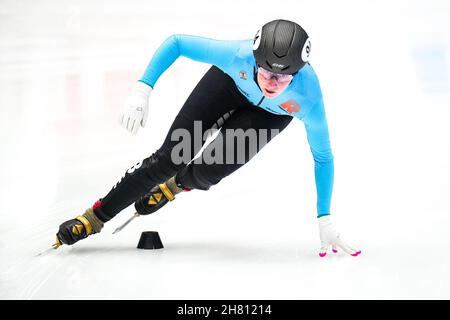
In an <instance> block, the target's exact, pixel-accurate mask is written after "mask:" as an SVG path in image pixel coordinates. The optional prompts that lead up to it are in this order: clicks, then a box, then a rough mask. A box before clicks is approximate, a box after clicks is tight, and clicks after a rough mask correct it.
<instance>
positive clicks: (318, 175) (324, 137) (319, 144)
mask: <svg viewBox="0 0 450 320" xmlns="http://www.w3.org/2000/svg"><path fill="white" fill-rule="evenodd" d="M303 121H304V123H305V129H306V135H307V138H308V143H309V146H310V149H311V152H312V155H313V158H314V175H315V180H316V190H317V216H318V217H320V216H324V215H327V214H330V204H331V195H332V192H333V180H334V161H333V153H332V151H331V146H330V138H329V133H328V124H327V119H326V116H325V108H324V106H323V100H322V99H320V100H319V101H318V102H317V103H316V104H315V105H313V106H312V108H311V110H310V111H309V113H308V114H307V115H306V116H305V117H304V118H303Z"/></svg>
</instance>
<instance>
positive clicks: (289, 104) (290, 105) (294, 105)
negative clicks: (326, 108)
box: [281, 99, 300, 113]
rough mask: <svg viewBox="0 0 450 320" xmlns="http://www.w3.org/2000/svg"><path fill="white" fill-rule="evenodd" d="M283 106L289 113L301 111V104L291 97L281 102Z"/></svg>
mask: <svg viewBox="0 0 450 320" xmlns="http://www.w3.org/2000/svg"><path fill="white" fill-rule="evenodd" d="M281 108H283V109H284V110H286V111H287V112H289V113H294V112H299V111H300V105H299V104H298V102H297V101H295V100H294V99H290V100H288V101H286V102H283V103H282V104H281Z"/></svg>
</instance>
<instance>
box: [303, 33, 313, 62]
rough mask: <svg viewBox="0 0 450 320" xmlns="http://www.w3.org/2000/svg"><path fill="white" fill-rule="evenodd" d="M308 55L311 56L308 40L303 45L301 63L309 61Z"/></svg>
mask: <svg viewBox="0 0 450 320" xmlns="http://www.w3.org/2000/svg"><path fill="white" fill-rule="evenodd" d="M310 54H311V41H310V40H309V38H308V39H306V41H305V44H304V45H303V49H302V60H303V62H308V61H309V59H310Z"/></svg>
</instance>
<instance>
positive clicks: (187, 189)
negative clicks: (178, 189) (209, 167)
mask: <svg viewBox="0 0 450 320" xmlns="http://www.w3.org/2000/svg"><path fill="white" fill-rule="evenodd" d="M191 190H192V189H189V188H186V187H183V191H191Z"/></svg>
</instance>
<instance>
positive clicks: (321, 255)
mask: <svg viewBox="0 0 450 320" xmlns="http://www.w3.org/2000/svg"><path fill="white" fill-rule="evenodd" d="M326 255H327V253H326V252H325V253H319V256H320V257H321V258H323V257H325V256H326Z"/></svg>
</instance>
